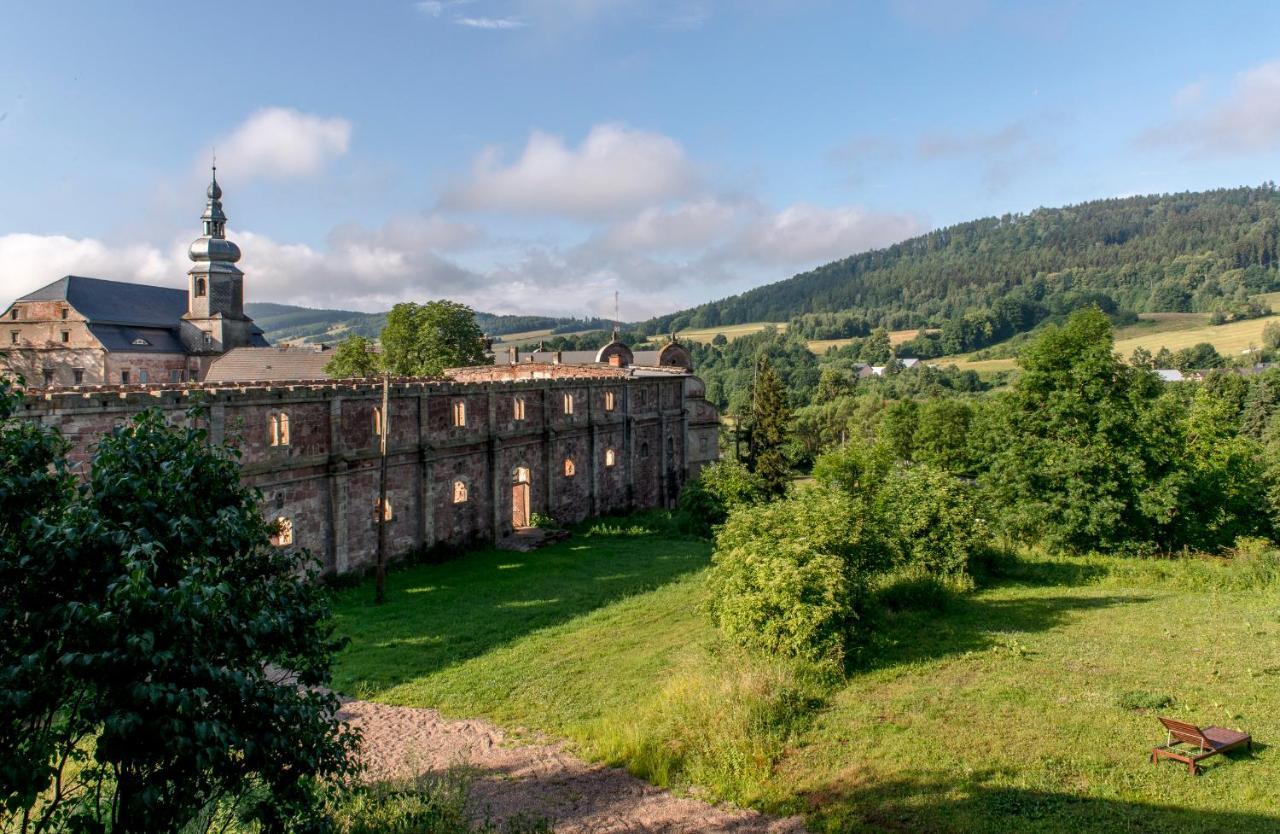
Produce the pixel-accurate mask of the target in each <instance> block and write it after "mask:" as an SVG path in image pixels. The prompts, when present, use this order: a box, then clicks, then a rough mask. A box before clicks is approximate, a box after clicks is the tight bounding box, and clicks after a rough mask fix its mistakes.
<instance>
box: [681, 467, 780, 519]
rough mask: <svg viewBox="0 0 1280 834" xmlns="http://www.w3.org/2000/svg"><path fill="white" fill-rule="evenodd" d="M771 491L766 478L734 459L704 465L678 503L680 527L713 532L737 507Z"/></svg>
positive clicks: (759, 499)
mask: <svg viewBox="0 0 1280 834" xmlns="http://www.w3.org/2000/svg"><path fill="white" fill-rule="evenodd" d="M767 494H768V490H767V488H766V487H765V483H764V479H763V478H761V477H760V476H759V475H756V474H755V473H754V472H752V471H750V470H749V469H747V467H745V466H743V465H742V464H741V463H738V462H737V461H734V460H722V461H717V462H716V463H712V464H709V465H708V466H705V467H703V469H702V471H701V472H700V473H699V474H698V477H696V478H694V479H693V480H692V481H689V483H687V484H685V485H684V489H682V490H681V491H680V499H679V503H678V504H677V508H678V510H677V511H678V514H679V524H680V528H681V529H682V530H684V531H685V532H687V533H693V534H695V535H699V536H710V535H711V531H712V528H714V527H715V526H716V525H718V524H723V523H724V521H725V519H727V518H728V517H729V513H730V511H731V510H733V509H734V508H735V507H739V506H742V505H744V504H756V503H758V502H760V501H763V500H764V499H765V498H766V496H767Z"/></svg>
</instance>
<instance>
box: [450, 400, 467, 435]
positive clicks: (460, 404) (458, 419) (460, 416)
mask: <svg viewBox="0 0 1280 834" xmlns="http://www.w3.org/2000/svg"><path fill="white" fill-rule="evenodd" d="M453 424H454V425H455V426H457V427H459V428H461V427H462V426H465V425H466V424H467V403H466V400H454V401H453Z"/></svg>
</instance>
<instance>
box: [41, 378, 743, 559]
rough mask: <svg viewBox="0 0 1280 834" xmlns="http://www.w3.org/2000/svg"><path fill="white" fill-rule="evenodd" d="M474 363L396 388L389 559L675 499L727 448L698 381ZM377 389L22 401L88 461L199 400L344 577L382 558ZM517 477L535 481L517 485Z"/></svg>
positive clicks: (172, 387)
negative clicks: (103, 447) (110, 436)
mask: <svg viewBox="0 0 1280 834" xmlns="http://www.w3.org/2000/svg"><path fill="white" fill-rule="evenodd" d="M471 370H474V371H475V373H467V372H464V371H459V372H453V373H455V374H456V375H457V378H455V379H452V380H408V379H405V380H396V381H393V382H392V384H391V386H390V396H389V408H388V410H389V412H390V423H389V425H388V429H389V436H388V503H389V504H390V521H389V522H388V540H389V542H390V553H391V555H392V556H393V557H394V556H396V555H399V554H403V553H406V552H408V551H412V550H415V549H420V548H430V547H433V546H435V545H440V544H450V545H467V544H472V543H475V542H481V541H491V540H495V539H500V538H502V537H504V536H506V535H509V534H510V533H511V532H512V529H513V521H515V520H516V518H517V516H518V513H516V502H517V501H518V500H522V497H523V496H524V495H526V494H527V499H525V500H527V502H528V509H529V511H530V512H532V513H543V514H549V515H551V516H553V517H555V518H556V519H557V520H560V521H563V522H574V521H580V520H582V519H584V518H589V517H591V516H595V515H600V514H603V513H609V512H618V511H625V510H631V509H642V508H648V507H660V506H670V505H672V504H673V503H674V501H675V499H676V496H677V495H678V493H679V490H680V487H681V485H682V484H683V483H684V481H685V480H686V479H687V478H688V477H690V475H691V474H692V473H696V471H697V469H698V468H700V466H701V465H702V464H703V463H705V462H706V461H707V460H712V459H714V458H715V456H717V455H718V450H717V449H715V447H714V439H715V425H716V421H717V420H718V416H717V415H716V414H715V410H714V408H711V407H710V406H709V405H708V404H706V402H705V400H703V399H702V398H701V391H702V388H701V382H699V381H697V380H696V378H693V377H689V376H688V375H683V374H675V373H672V374H659V375H657V376H633V375H630V374H628V373H627V372H625V371H622V370H613V369H607V370H608V371H609V372H608V373H605V372H604V371H605V370H606V369H602V368H572V367H568V366H554V367H551V366H520V367H517V368H514V369H512V368H481V369H467V371H471ZM466 380H470V381H466ZM691 382H692V383H696V384H692V385H691V384H690V383H691ZM381 397H382V386H381V384H380V383H378V382H373V381H370V382H350V381H347V382H332V383H296V384H290V383H272V384H257V383H255V384H238V385H237V384H221V385H198V384H153V385H147V386H142V385H132V386H101V387H98V386H95V387H89V388H83V389H77V390H72V391H60V390H50V391H46V392H42V393H38V394H37V393H33V394H31V395H30V396H29V397H28V398H27V400H26V402H25V404H24V408H25V416H26V417H27V418H29V419H33V420H40V421H41V422H43V423H45V424H47V425H50V426H53V427H56V428H58V429H59V430H60V431H61V432H62V433H63V435H64V436H65V437H67V439H68V440H69V441H70V442H71V444H72V452H71V459H72V461H74V462H76V463H77V465H79V466H81V467H84V466H87V465H88V461H89V460H90V459H91V455H92V448H93V445H94V443H96V441H97V439H98V438H100V437H101V436H103V435H104V434H105V433H107V432H109V431H111V429H112V428H113V427H114V426H117V425H122V424H123V423H125V422H126V421H128V420H129V419H130V418H131V417H132V416H133V415H135V414H137V413H138V412H140V411H142V410H144V409H146V408H159V409H161V410H162V411H164V412H165V413H166V414H167V416H168V418H169V419H170V420H171V421H172V422H175V423H180V422H182V421H184V420H186V419H187V416H186V414H187V409H189V408H190V407H191V406H192V405H193V404H194V403H195V402H196V401H198V400H202V401H203V402H204V403H205V404H206V407H207V410H206V412H205V413H204V416H203V417H201V418H200V419H202V420H203V421H204V422H205V424H206V425H207V427H208V428H209V430H210V434H211V435H212V437H213V438H214V439H215V440H219V441H226V442H229V443H232V444H234V445H236V446H237V447H238V448H239V449H240V450H241V454H242V457H241V463H242V472H243V477H244V479H245V481H246V482H247V483H249V484H251V485H253V486H254V487H256V488H258V489H259V490H261V492H262V496H263V500H262V508H263V513H264V515H265V516H266V517H268V518H283V519H288V521H289V522H290V524H291V526H292V530H293V545H292V546H294V547H305V548H307V549H309V550H310V551H311V552H312V553H313V554H314V555H315V556H316V557H317V558H318V559H320V561H321V562H322V564H323V566H324V568H325V569H326V570H327V571H332V572H338V573H342V572H346V571H352V570H359V569H363V568H365V567H367V566H369V565H370V564H372V562H373V560H374V558H375V554H376V548H377V535H378V531H377V512H378V507H377V497H378V474H379V464H380V457H379V444H378V433H377V425H378V424H377V419H376V418H375V409H377V408H379V407H380V405H381ZM566 398H571V400H572V407H571V412H572V413H567V412H566V405H565V404H566ZM518 402H519V403H522V409H523V410H522V411H521V407H520V406H519V405H517V403H518ZM521 413H523V418H520V417H519V415H520V414H521ZM459 422H461V425H458V424H457V423H459ZM282 423H283V424H287V429H286V428H283V427H282ZM286 431H287V440H286V439H285V437H284V432H286ZM708 437H709V438H710V440H711V445H710V447H708V445H707V442H706V438H708ZM518 476H519V477H520V478H524V479H525V481H526V483H527V485H526V486H523V487H517V483H516V482H517V478H518ZM459 485H461V486H459Z"/></svg>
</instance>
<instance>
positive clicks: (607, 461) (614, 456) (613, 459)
mask: <svg viewBox="0 0 1280 834" xmlns="http://www.w3.org/2000/svg"><path fill="white" fill-rule="evenodd" d="M617 462H618V453H617V452H615V451H613V450H612V449H605V450H604V465H605V466H613V465H614V464H615V463H617Z"/></svg>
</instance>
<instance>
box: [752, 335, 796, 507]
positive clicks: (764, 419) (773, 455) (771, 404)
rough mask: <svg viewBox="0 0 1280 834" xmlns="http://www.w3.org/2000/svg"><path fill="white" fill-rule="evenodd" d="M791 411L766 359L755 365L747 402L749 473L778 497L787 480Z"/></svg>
mask: <svg viewBox="0 0 1280 834" xmlns="http://www.w3.org/2000/svg"><path fill="white" fill-rule="evenodd" d="M790 425H791V408H790V406H789V405H788V404H787V392H786V390H785V389H784V388H783V387H782V380H780V379H778V375H777V373H775V372H774V370H773V366H772V365H770V364H769V358H768V357H767V356H761V357H760V358H759V359H758V360H757V362H756V378H755V385H754V390H753V392H752V398H751V460H750V464H751V470H752V471H753V472H755V473H756V474H757V475H759V476H760V477H761V478H763V479H764V482H765V485H766V486H767V487H768V489H769V491H770V492H773V493H775V494H780V493H782V491H783V490H784V489H785V488H786V486H787V481H788V480H790V477H791V467H790V465H789V464H788V462H787V455H786V450H785V449H784V448H783V447H784V446H785V444H786V442H787V430H788V427H789V426H790Z"/></svg>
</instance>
